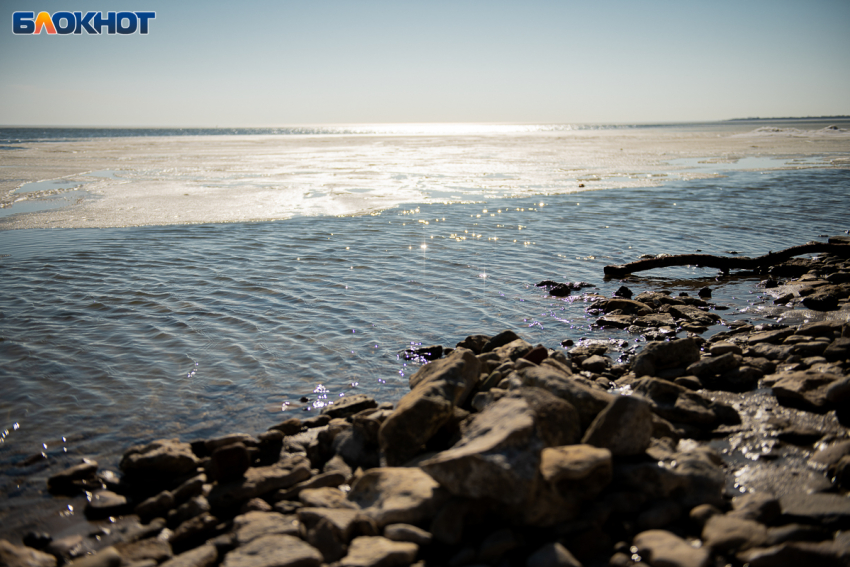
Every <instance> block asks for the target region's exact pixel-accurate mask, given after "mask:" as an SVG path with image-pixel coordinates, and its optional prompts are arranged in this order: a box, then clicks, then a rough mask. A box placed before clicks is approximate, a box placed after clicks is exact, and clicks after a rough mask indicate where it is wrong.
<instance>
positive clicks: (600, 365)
mask: <svg viewBox="0 0 850 567" xmlns="http://www.w3.org/2000/svg"><path fill="white" fill-rule="evenodd" d="M609 366H611V359H608V358H605V357H604V356H599V355H598V354H595V355H593V356H591V357H589V358H586V359H584V361H583V362H582V363H581V367H582V368H583V369H584V370H588V371H590V372H595V373H597V374H599V373H600V372H603V371H604V370H606V369H607V368H608V367H609Z"/></svg>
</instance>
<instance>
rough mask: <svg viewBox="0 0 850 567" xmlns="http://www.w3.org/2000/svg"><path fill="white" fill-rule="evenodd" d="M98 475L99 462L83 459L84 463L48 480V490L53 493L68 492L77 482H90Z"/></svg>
mask: <svg viewBox="0 0 850 567" xmlns="http://www.w3.org/2000/svg"><path fill="white" fill-rule="evenodd" d="M96 473H97V461H92V460H89V459H83V462H82V463H80V464H78V465H75V466H73V467H70V468H67V469H65V470H64V471H61V472H59V473H56V474H54V475H53V476H51V477H50V478H48V479H47V488H48V489H49V490H51V491H54V492H55V491H62V490H68V489H70V488H72V487H73V486H74V483H75V482H77V481H82V480H88V479H91V478H92V477H94V475H95V474H96Z"/></svg>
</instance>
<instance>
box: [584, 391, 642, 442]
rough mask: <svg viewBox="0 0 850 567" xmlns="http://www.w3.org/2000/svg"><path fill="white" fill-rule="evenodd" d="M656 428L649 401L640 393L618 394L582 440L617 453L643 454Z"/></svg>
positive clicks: (597, 417) (591, 425)
mask: <svg viewBox="0 0 850 567" xmlns="http://www.w3.org/2000/svg"><path fill="white" fill-rule="evenodd" d="M652 431H653V423H652V407H651V406H650V404H649V402H648V401H646V400H645V399H643V398H642V397H640V396H616V397H615V398H614V399H613V400H612V401H611V403H610V404H608V407H606V408H605V409H604V410H602V411H601V412H599V415H597V416H596V419H594V420H593V423H591V424H590V427H588V428H587V431H586V432H585V434H584V438H583V439H582V443H585V444H588V445H594V446H596V447H602V448H605V449H608V450H609V451H610V452H611V454H613V455H617V456H622V455H639V454H641V453H643V452H644V451H646V448H647V447H649V440H650V439H651V438H652Z"/></svg>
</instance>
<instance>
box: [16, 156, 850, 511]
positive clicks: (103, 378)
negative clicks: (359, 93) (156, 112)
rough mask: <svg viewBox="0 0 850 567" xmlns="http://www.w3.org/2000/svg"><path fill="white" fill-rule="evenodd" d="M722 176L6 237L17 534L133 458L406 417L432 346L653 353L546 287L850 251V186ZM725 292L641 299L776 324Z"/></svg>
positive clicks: (680, 274)
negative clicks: (476, 340)
mask: <svg viewBox="0 0 850 567" xmlns="http://www.w3.org/2000/svg"><path fill="white" fill-rule="evenodd" d="M712 167H721V168H722V173H723V176H722V177H711V178H699V179H692V180H686V179H675V180H669V181H667V182H665V184H664V185H662V186H660V187H643V188H641V187H631V188H625V189H609V190H605V191H594V192H587V193H577V194H560V195H547V196H540V195H537V196H533V197H522V198H516V197H514V198H510V197H505V196H502V195H499V196H497V197H486V196H479V197H478V198H477V199H476V200H475V201H474V202H463V203H458V202H450V203H440V202H436V203H422V202H420V203H412V204H409V205H405V206H401V207H396V208H391V209H387V210H384V211H381V212H380V213H373V214H371V215H364V216H355V217H332V216H320V217H299V218H293V219H288V220H285V221H278V222H260V223H232V224H202V225H190V226H164V227H163V226H151V227H133V228H102V229H32V230H14V231H3V232H0V256H2V257H0V278H2V281H3V286H2V290H0V321H2V325H0V329H2V330H0V337H2V340H0V382H2V384H3V392H4V393H3V396H2V397H0V433H2V436H0V491H1V492H3V493H5V494H6V495H7V496H8V498H6V499H4V503H2V504H0V518H2V517H3V515H4V514H5V515H7V516H8V515H9V514H21V510H22V509H23V508H24V507H27V506H31V505H33V503H37V502H41V501H42V500H41V499H42V496H41V495H40V492H39V491H40V489H42V488H43V486H44V480H45V478H46V476H47V474H48V471H53V470H58V469H59V468H61V467H62V466H64V465H67V464H68V463H70V462H71V461H72V460H75V459H77V458H79V457H80V456H92V457H98V458H100V459H101V462H102V463H105V464H107V465H110V466H113V467H114V466H115V463H116V459H115V457H116V455H119V454H120V452H121V451H122V450H123V449H124V448H126V447H127V446H128V445H130V444H132V443H137V442H144V441H148V440H152V439H156V438H161V437H166V436H167V437H172V436H179V437H181V438H183V439H185V440H192V439H196V438H200V437H203V436H212V435H217V434H223V433H229V432H234V431H246V432H251V433H257V432H260V431H264V430H265V429H266V428H267V427H268V426H269V425H271V424H273V423H277V422H279V421H282V420H283V419H286V418H288V417H291V416H298V417H306V416H308V415H314V414H315V413H316V412H317V411H318V409H319V408H320V407H322V406H323V405H324V404H327V403H329V402H331V401H332V400H334V399H336V398H338V397H339V396H342V395H346V394H349V393H367V394H370V395H372V396H374V397H375V398H377V399H379V400H388V401H394V400H397V399H398V398H399V397H401V396H402V395H403V394H404V393H405V392H406V391H407V389H408V388H407V378H408V377H409V375H410V374H411V373H412V372H414V371H415V369H416V364H415V363H412V362H408V361H405V360H404V358H403V357H401V356H400V352H401V351H402V350H403V349H404V348H405V347H408V346H410V345H411V344H413V345H419V344H423V345H430V344H443V345H447V346H453V345H454V344H455V343H457V342H458V341H459V340H461V339H463V338H464V337H465V336H466V335H468V334H472V333H496V332H498V331H501V330H503V329H506V328H509V329H513V330H515V331H517V332H519V333H520V334H521V335H522V336H523V337H524V338H526V339H527V340H528V341H530V342H532V343H542V344H544V345H546V346H547V347H552V348H562V347H560V346H559V345H560V342H561V341H562V340H564V339H572V340H573V341H579V340H581V339H583V338H584V339H604V338H608V337H613V338H615V339H616V340H617V341H618V343H617V348H619V349H620V350H625V349H628V348H632V347H636V346H637V347H639V346H640V345H641V344H642V339H641V338H640V337H638V336H634V335H629V334H627V333H626V332H624V331H615V330H604V331H602V330H598V329H595V328H592V327H591V323H592V319H590V318H588V317H587V315H586V313H585V311H584V310H585V307H586V304H585V303H584V302H583V301H582V299H581V297H580V296H579V295H578V294H576V295H575V296H574V297H570V298H561V299H556V298H551V297H548V296H546V294H545V292H544V291H543V290H541V289H539V288H536V287H535V286H534V284H535V283H536V282H538V281H540V280H544V279H554V280H559V281H587V282H590V283H592V284H595V285H596V286H598V288H597V289H596V290H594V289H589V290H585V291H597V292H599V293H602V294H603V295H607V296H610V295H611V294H612V292H613V291H614V290H615V289H616V288H617V287H619V286H620V285H621V282H619V281H616V280H614V281H605V280H604V279H603V276H602V274H603V271H602V269H603V267H604V266H605V265H607V264H619V263H624V262H628V261H631V260H634V259H637V257H638V256H640V255H641V254H645V253H651V254H657V253H662V252H664V253H671V254H675V253H686V252H694V251H696V250H700V251H702V252H704V253H718V254H722V253H730V252H737V253H740V254H743V255H761V254H764V253H766V252H767V251H768V250H778V249H781V248H784V247H787V246H792V245H795V244H800V243H802V242H805V241H809V240H817V239H819V237H820V236H821V235H827V234H837V233H841V232H844V231H847V230H850V216H848V212H850V208H848V205H847V203H848V202H850V199H848V197H850V171H847V170H843V169H802V170H799V171H798V170H771V171H745V170H738V169H736V168H734V167H732V168H725V167H723V166H722V164H719V165H718V164H714V165H713V166H712ZM747 169H748V168H747ZM716 173H720V171H718V172H716ZM716 277H717V273H716V272H714V271H711V270H701V269H696V268H675V269H667V270H661V271H657V272H648V273H646V275H645V276H644V277H641V278H636V279H635V281H634V282H632V283H629V284H628V285H629V287H630V288H631V289H632V290H633V291H634V292H635V293H639V292H640V291H643V290H646V289H658V288H667V289H671V290H672V291H674V292H675V293H678V292H682V291H685V292H689V293H691V294H693V293H694V292H695V291H696V290H697V289H699V288H700V287H702V286H704V285H710V286H711V287H712V288H713V290H714V298H713V301H715V302H716V303H717V304H718V305H721V306H726V307H728V308H729V309H728V310H725V311H722V312H719V314H720V315H721V316H723V317H724V318H726V319H728V320H734V319H737V318H743V319H748V320H750V321H754V322H756V321H761V320H763V319H762V316H761V315H760V310H761V309H762V308H765V307H772V297H770V296H764V294H763V292H762V291H760V290H758V289H757V288H756V287H755V284H756V283H757V282H756V281H755V280H753V279H749V278H743V279H741V278H735V277H730V278H725V279H716ZM302 396H304V397H307V398H308V399H309V401H308V402H307V403H302V402H300V401H299V400H300V398H302ZM42 453H43V454H44V455H45V456H46V457H47V460H45V459H41V458H39V455H40V454H42Z"/></svg>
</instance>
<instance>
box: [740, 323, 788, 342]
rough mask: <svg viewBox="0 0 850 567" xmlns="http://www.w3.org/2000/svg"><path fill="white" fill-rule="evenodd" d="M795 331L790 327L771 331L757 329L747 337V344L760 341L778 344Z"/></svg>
mask: <svg viewBox="0 0 850 567" xmlns="http://www.w3.org/2000/svg"><path fill="white" fill-rule="evenodd" d="M794 332H795V330H794V329H792V328H790V327H789V328H786V329H776V330H773V331H759V332H757V333H753V334H751V335H750V336H749V337H747V344H749V345H757V344H761V343H771V344H779V343H781V342H782V341H784V340H785V339H787V338H788V337H790V336H791V335H793V334H794Z"/></svg>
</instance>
